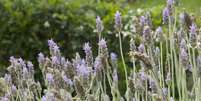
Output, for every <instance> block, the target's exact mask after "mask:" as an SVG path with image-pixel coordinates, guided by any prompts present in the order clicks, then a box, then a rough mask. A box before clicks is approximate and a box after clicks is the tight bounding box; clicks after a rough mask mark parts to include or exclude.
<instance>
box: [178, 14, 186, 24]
mask: <svg viewBox="0 0 201 101" xmlns="http://www.w3.org/2000/svg"><path fill="white" fill-rule="evenodd" d="M179 20H180V23H181V24H184V22H185V15H184V13H181V14H179Z"/></svg>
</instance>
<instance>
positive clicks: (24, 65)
mask: <svg viewBox="0 0 201 101" xmlns="http://www.w3.org/2000/svg"><path fill="white" fill-rule="evenodd" d="M18 61H19V63H20V65H21V66H22V67H26V64H25V62H24V60H23V59H22V58H19V59H18Z"/></svg>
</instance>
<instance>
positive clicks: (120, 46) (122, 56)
mask: <svg viewBox="0 0 201 101" xmlns="http://www.w3.org/2000/svg"><path fill="white" fill-rule="evenodd" d="M118 34H119V48H120V54H121V60H122V62H123V67H124V72H125V77H126V88H127V89H128V77H127V69H126V64H125V60H124V55H123V50H122V39H121V31H119V32H118Z"/></svg>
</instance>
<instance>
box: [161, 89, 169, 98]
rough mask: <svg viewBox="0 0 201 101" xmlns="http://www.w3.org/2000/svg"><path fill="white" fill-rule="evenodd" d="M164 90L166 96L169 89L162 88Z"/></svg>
mask: <svg viewBox="0 0 201 101" xmlns="http://www.w3.org/2000/svg"><path fill="white" fill-rule="evenodd" d="M162 92H163V95H164V96H167V95H168V89H167V88H162Z"/></svg>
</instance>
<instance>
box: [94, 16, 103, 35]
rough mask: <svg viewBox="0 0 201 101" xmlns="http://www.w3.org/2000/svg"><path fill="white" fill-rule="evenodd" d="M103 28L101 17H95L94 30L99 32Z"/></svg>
mask: <svg viewBox="0 0 201 101" xmlns="http://www.w3.org/2000/svg"><path fill="white" fill-rule="evenodd" d="M103 29H104V26H103V22H102V21H101V18H100V17H99V16H97V18H96V30H97V32H98V33H101V32H102V31H103Z"/></svg>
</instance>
